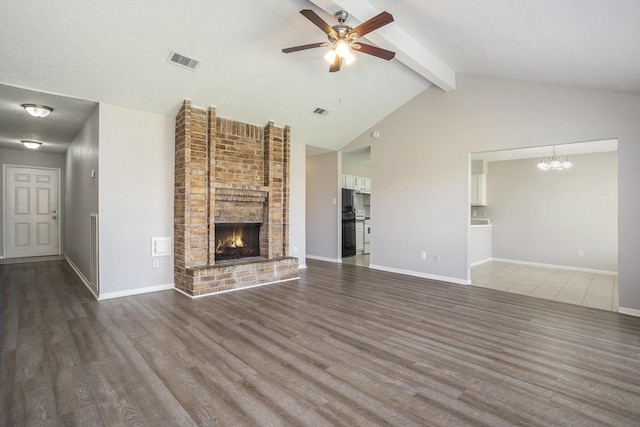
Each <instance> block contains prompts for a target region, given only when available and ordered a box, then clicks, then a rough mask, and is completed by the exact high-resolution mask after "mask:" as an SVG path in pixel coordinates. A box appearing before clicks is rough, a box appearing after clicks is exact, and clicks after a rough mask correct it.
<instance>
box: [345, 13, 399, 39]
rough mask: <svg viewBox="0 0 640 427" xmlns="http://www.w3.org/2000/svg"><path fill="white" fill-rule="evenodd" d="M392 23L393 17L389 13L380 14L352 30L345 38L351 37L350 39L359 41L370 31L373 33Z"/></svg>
mask: <svg viewBox="0 0 640 427" xmlns="http://www.w3.org/2000/svg"><path fill="white" fill-rule="evenodd" d="M392 22H393V16H392V15H391V14H390V13H389V12H381V13H380V14H378V15H376V16H374V17H373V18H371V19H369V20H368V21H366V22H363V23H362V24H360V25H358V26H357V27H355V28H354V29H353V30H351V31H349V32H348V33H347V37H351V38H352V39H354V40H355V39H359V38H360V37H362V36H364V35H365V34H368V33H370V32H371V31H375V30H377V29H378V28H380V27H383V26H385V25H387V24H390V23H392Z"/></svg>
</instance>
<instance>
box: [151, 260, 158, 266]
mask: <svg viewBox="0 0 640 427" xmlns="http://www.w3.org/2000/svg"><path fill="white" fill-rule="evenodd" d="M151 267H153V268H158V260H157V259H154V260H152V261H151Z"/></svg>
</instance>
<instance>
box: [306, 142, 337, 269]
mask: <svg viewBox="0 0 640 427" xmlns="http://www.w3.org/2000/svg"><path fill="white" fill-rule="evenodd" d="M339 154H340V153H338V152H336V151H333V152H330V153H326V154H320V155H316V156H310V157H307V183H306V211H307V216H306V218H307V225H306V236H307V237H306V241H307V257H308V258H316V259H324V260H329V261H338V260H339V259H340V258H341V256H340V252H339V246H338V245H339V242H340V240H339V239H340V234H339V233H341V230H342V229H341V228H340V229H338V226H339V225H340V224H341V223H340V221H341V219H340V216H339V214H340V206H341V205H340V203H341V201H340V196H339V194H341V193H339V189H340V188H339V185H340V184H339V181H340V179H339V178H340V176H339V175H340V156H339ZM334 200H335V203H334Z"/></svg>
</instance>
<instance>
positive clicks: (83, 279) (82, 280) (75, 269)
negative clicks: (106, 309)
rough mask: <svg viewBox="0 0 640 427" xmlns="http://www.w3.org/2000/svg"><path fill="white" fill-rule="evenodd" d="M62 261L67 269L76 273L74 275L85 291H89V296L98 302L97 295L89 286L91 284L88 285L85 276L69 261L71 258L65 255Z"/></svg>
mask: <svg viewBox="0 0 640 427" xmlns="http://www.w3.org/2000/svg"><path fill="white" fill-rule="evenodd" d="M64 259H65V260H66V261H67V264H69V267H71V269H72V270H73V271H75V272H76V275H77V276H78V278H79V279H80V281H81V282H82V283H83V284H84V286H85V287H86V288H87V289H89V292H91V295H93V296H94V297H95V299H97V300H99V299H100V297H98V294H96V291H95V289H93V287H92V286H91V283H89V279H87V278H86V277H85V275H84V274H82V271H80V269H79V268H78V266H77V265H75V264H74V263H73V261H71V258H69V257H68V256H67V255H66V254H65V255H64Z"/></svg>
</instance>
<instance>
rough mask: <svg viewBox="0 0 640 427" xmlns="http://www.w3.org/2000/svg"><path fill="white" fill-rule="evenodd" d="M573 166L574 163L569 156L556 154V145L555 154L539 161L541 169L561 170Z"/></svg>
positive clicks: (554, 147)
mask: <svg viewBox="0 0 640 427" xmlns="http://www.w3.org/2000/svg"><path fill="white" fill-rule="evenodd" d="M572 167H573V163H571V161H570V160H569V156H564V159H563V158H562V157H557V156H556V146H555V145H554V146H553V155H552V156H551V157H544V158H543V159H541V160H540V163H538V169H540V170H541V171H548V170H555V171H561V170H562V169H569V168H572Z"/></svg>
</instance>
